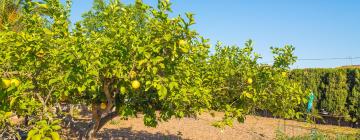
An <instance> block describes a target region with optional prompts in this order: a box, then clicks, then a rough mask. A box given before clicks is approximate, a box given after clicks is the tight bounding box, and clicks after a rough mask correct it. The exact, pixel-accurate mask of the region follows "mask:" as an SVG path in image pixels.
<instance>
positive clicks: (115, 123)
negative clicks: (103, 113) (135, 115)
mask: <svg viewBox="0 0 360 140" xmlns="http://www.w3.org/2000/svg"><path fill="white" fill-rule="evenodd" d="M120 122H121V121H120V120H119V119H113V120H111V121H110V122H109V124H111V125H119V124H120Z"/></svg>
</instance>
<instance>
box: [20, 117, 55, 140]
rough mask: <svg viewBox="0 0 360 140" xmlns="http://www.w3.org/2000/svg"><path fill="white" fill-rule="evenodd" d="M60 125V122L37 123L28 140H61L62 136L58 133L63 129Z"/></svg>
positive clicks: (42, 121) (44, 121) (43, 121)
mask: <svg viewBox="0 0 360 140" xmlns="http://www.w3.org/2000/svg"><path fill="white" fill-rule="evenodd" d="M59 123H60V120H55V121H52V122H49V121H46V120H41V121H38V122H36V123H35V126H34V127H33V128H32V129H31V130H30V131H29V133H28V137H27V139H26V140H60V139H61V138H60V135H59V133H58V132H57V131H58V130H60V129H61V126H60V125H59Z"/></svg>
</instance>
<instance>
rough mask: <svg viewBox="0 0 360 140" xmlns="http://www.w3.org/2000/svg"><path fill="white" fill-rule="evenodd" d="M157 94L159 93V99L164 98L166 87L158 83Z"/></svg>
mask: <svg viewBox="0 0 360 140" xmlns="http://www.w3.org/2000/svg"><path fill="white" fill-rule="evenodd" d="M158 94H159V99H160V100H162V99H164V98H165V97H166V95H167V89H166V87H164V86H162V85H160V88H159V91H158Z"/></svg>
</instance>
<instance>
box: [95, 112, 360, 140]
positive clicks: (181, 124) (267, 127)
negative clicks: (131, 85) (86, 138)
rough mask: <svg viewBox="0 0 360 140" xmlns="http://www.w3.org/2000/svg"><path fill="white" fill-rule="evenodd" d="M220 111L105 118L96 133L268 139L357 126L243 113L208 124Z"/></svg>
mask: <svg viewBox="0 0 360 140" xmlns="http://www.w3.org/2000/svg"><path fill="white" fill-rule="evenodd" d="M221 116H222V114H221V113H215V116H214V117H213V116H211V115H210V114H208V113H206V114H203V115H200V116H199V117H198V118H197V119H194V118H183V119H180V120H179V119H175V118H174V119H171V120H169V121H168V122H160V123H159V125H158V126H157V127H156V128H151V127H146V126H144V123H143V120H142V117H141V116H139V117H138V118H129V119H128V120H122V119H120V118H115V119H114V120H112V121H110V122H108V123H107V124H106V126H105V127H104V128H102V129H101V130H100V132H99V134H98V139H102V140H133V139H136V140H179V139H185V140H187V139H191V140H268V139H275V137H276V132H277V131H278V130H280V131H282V132H285V133H286V134H287V135H289V136H298V135H306V134H309V133H310V132H311V130H312V129H314V128H316V129H318V130H319V131H321V132H324V133H328V134H334V135H335V134H338V133H340V134H355V133H357V132H359V129H354V128H350V127H338V126H333V125H315V124H308V123H305V122H298V121H292V120H282V119H275V118H266V117H258V116H247V118H246V120H245V122H244V123H237V122H234V125H233V127H226V128H225V129H223V130H222V129H219V128H215V127H213V126H211V124H212V122H214V121H216V120H220V119H221Z"/></svg>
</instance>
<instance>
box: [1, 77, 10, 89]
mask: <svg viewBox="0 0 360 140" xmlns="http://www.w3.org/2000/svg"><path fill="white" fill-rule="evenodd" d="M10 86H11V80H8V79H2V80H1V87H2V88H4V89H5V88H9V87H10Z"/></svg>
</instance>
